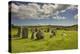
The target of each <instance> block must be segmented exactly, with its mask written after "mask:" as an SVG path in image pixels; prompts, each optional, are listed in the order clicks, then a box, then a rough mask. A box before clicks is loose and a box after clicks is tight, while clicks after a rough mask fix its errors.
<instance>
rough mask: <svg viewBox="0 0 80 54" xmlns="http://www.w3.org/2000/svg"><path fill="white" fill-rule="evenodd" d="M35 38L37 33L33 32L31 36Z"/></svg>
mask: <svg viewBox="0 0 80 54" xmlns="http://www.w3.org/2000/svg"><path fill="white" fill-rule="evenodd" d="M34 37H35V32H34V31H33V32H32V35H31V39H34Z"/></svg>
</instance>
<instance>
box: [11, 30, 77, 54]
mask: <svg viewBox="0 0 80 54" xmlns="http://www.w3.org/2000/svg"><path fill="white" fill-rule="evenodd" d="M62 32H63V30H57V32H56V36H55V37H53V38H49V33H44V35H45V38H44V39H42V40H31V39H30V36H31V32H29V38H28V39H12V42H11V44H12V53H17V52H32V51H33V52H34V51H49V50H64V49H77V48H78V34H77V31H64V32H65V33H66V36H65V37H64V39H63V38H62V36H61V33H62ZM15 33H16V31H14V32H13V34H15Z"/></svg>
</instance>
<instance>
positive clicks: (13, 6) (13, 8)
mask: <svg viewBox="0 0 80 54" xmlns="http://www.w3.org/2000/svg"><path fill="white" fill-rule="evenodd" d="M18 10H19V7H18V6H17V5H16V4H14V3H12V4H11V11H12V12H13V13H17V12H18Z"/></svg>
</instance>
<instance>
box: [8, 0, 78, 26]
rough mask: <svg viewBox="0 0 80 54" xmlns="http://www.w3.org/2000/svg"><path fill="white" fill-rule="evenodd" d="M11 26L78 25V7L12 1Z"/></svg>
mask: <svg viewBox="0 0 80 54" xmlns="http://www.w3.org/2000/svg"><path fill="white" fill-rule="evenodd" d="M9 7H10V8H11V10H10V12H11V24H14V25H19V26H27V25H61V26H71V25H75V24H78V6H77V5H71V4H54V3H35V2H17V1H12V2H11V4H10V6H9Z"/></svg>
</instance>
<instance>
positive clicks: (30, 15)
mask: <svg viewBox="0 0 80 54" xmlns="http://www.w3.org/2000/svg"><path fill="white" fill-rule="evenodd" d="M11 6H12V8H11V12H12V13H16V14H15V15H16V16H18V17H19V18H20V19H43V18H50V17H52V18H53V17H54V15H56V16H57V15H58V14H59V13H60V11H62V12H65V9H66V8H68V7H69V6H70V5H64V4H43V5H40V4H37V3H28V4H19V5H16V4H15V3H12V4H11ZM68 9H69V8H68ZM54 18H55V17H54ZM57 18H60V19H61V18H65V17H61V16H57Z"/></svg>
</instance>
